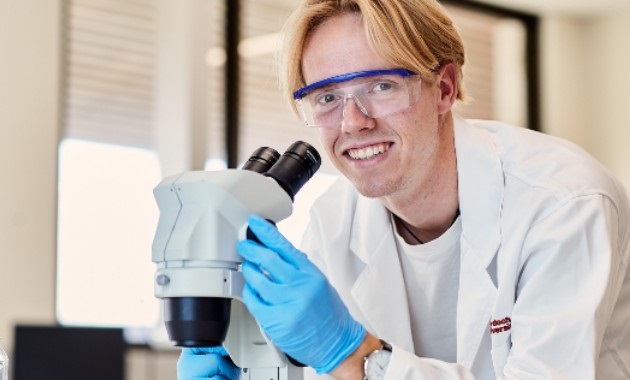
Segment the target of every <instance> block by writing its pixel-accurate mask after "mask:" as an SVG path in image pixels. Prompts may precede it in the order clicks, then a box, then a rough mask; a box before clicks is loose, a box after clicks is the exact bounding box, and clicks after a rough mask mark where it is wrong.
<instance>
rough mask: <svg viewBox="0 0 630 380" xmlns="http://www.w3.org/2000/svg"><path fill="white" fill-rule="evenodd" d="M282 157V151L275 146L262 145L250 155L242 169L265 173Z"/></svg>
mask: <svg viewBox="0 0 630 380" xmlns="http://www.w3.org/2000/svg"><path fill="white" fill-rule="evenodd" d="M278 158H280V153H278V151H277V150H275V149H273V148H269V147H266V146H263V147H260V148H258V149H256V150H255V151H254V153H252V155H251V156H249V159H248V160H247V162H246V163H245V164H244V165H243V167H242V168H241V169H243V170H250V171H253V172H256V173H265V172H266V171H267V170H269V169H270V168H271V167H272V166H273V164H275V163H276V162H277V161H278Z"/></svg>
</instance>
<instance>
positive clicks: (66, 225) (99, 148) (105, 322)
mask: <svg viewBox="0 0 630 380" xmlns="http://www.w3.org/2000/svg"><path fill="white" fill-rule="evenodd" d="M59 155H60V157H59V217H58V218H59V220H58V262H57V316H58V318H59V321H60V322H61V323H63V324H75V325H102V326H127V327H131V326H135V327H152V326H154V325H155V323H156V321H157V320H158V316H159V306H158V305H159V304H158V301H157V300H156V299H155V298H154V296H153V274H154V272H155V265H154V264H153V263H152V262H151V243H152V241H153V235H154V233H155V227H156V225H157V220H158V209H157V206H156V204H155V201H154V198H153V193H152V190H153V187H155V186H156V185H157V184H158V182H159V181H160V170H159V163H158V159H157V156H156V155H155V154H154V153H153V152H152V151H148V150H144V149H137V148H129V147H123V146H117V145H106V144H98V143H91V142H85V141H80V140H71V139H69V140H65V141H64V142H63V143H62V144H61V146H60V149H59Z"/></svg>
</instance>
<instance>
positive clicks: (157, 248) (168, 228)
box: [152, 143, 320, 380]
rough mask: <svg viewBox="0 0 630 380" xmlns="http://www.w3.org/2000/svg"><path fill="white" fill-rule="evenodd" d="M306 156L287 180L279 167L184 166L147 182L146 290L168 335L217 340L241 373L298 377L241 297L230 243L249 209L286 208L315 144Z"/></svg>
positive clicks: (280, 379) (278, 212) (268, 215)
mask: <svg viewBox="0 0 630 380" xmlns="http://www.w3.org/2000/svg"><path fill="white" fill-rule="evenodd" d="M301 144H306V143H301ZM306 145H308V144H306ZM309 148H312V147H310V146H309ZM266 149H269V148H266ZM276 153H277V152H276ZM285 155H287V153H285ZM306 157H307V159H311V158H313V157H315V158H316V159H315V160H313V161H314V162H315V163H316V164H313V163H310V164H309V165H311V166H314V167H311V168H310V169H309V170H310V172H309V173H307V175H306V176H303V175H302V174H301V172H300V171H301V170H302V169H300V171H298V172H299V174H297V176H294V178H293V179H291V178H289V180H288V181H284V180H283V178H279V177H282V176H283V175H284V174H282V173H281V174H280V175H279V176H278V175H271V176H269V175H268V174H269V173H262V172H256V171H252V170H236V169H228V170H223V171H212V172H208V171H191V172H185V173H182V174H179V175H175V176H171V177H167V178H165V179H164V180H163V181H162V182H160V184H159V185H158V186H157V187H156V188H155V189H154V196H155V199H156V201H157V203H158V207H159V210H160V218H159V221H158V226H157V231H156V234H155V238H154V241H153V249H152V260H153V262H155V263H156V264H157V270H156V273H155V278H154V280H155V283H154V292H155V296H156V297H157V298H159V299H161V300H162V301H163V307H164V309H163V311H164V320H165V324H166V329H167V332H168V334H169V338H170V340H171V341H173V342H174V343H175V345H177V346H185V347H201V346H218V345H221V344H222V345H223V346H224V347H225V349H226V351H227V352H228V354H229V356H230V358H231V359H232V361H233V362H234V363H235V364H236V365H237V366H238V367H240V368H241V369H242V370H241V379H243V380H301V379H302V378H303V375H302V369H301V368H300V367H297V366H295V365H294V364H292V363H291V361H290V360H289V359H288V358H287V356H286V355H285V354H283V353H282V352H280V351H279V350H278V349H277V348H276V347H275V346H274V345H273V344H272V342H271V341H270V340H269V339H268V338H267V336H266V335H265V334H264V333H263V332H262V330H261V329H260V327H259V325H258V323H257V322H256V321H255V320H254V318H253V317H252V316H251V314H250V313H249V312H248V310H247V308H246V306H245V305H244V304H243V301H242V298H241V295H242V290H243V286H244V279H243V276H242V273H241V272H240V263H241V262H242V259H241V258H240V256H239V255H238V253H237V252H236V245H237V242H238V241H239V240H241V239H244V238H245V236H246V232H247V221H248V218H249V216H250V215H252V214H257V215H259V216H261V217H263V218H265V219H268V220H270V221H272V222H276V223H277V222H279V221H281V220H282V219H285V218H287V217H288V216H290V215H291V212H292V209H293V196H294V193H295V192H296V191H297V190H298V189H299V188H300V187H301V186H302V185H303V184H304V183H305V182H306V181H307V180H308V179H310V177H311V176H312V174H313V173H314V171H315V170H317V169H318V168H319V162H320V161H319V156H318V154H317V152H316V151H315V152H314V156H313V157H311V156H310V153H309V155H306ZM275 160H277V158H276V159H275ZM289 161H291V160H289ZM298 161H299V160H298ZM292 162H293V161H291V162H289V163H288V164H289V165H293V164H292ZM269 165H270V164H268V165H267V166H269ZM313 169H314V170H313ZM264 170H266V169H264ZM276 171H277V172H278V171H280V170H276ZM287 172H295V170H293V169H289V170H287ZM285 177H286V176H285ZM304 177H306V178H304ZM296 182H297V185H295V186H294V187H293V188H292V187H291V186H290V183H294V184H295V183H296ZM287 183H289V185H287Z"/></svg>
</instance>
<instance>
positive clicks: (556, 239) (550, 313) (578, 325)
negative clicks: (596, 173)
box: [498, 194, 630, 379]
mask: <svg viewBox="0 0 630 380" xmlns="http://www.w3.org/2000/svg"><path fill="white" fill-rule="evenodd" d="M624 229H625V230H624ZM627 229H628V226H627V225H625V224H623V223H622V225H620V223H619V211H618V209H617V205H616V204H615V203H614V202H613V201H612V200H611V199H610V198H609V197H607V196H605V195H601V194H592V195H588V194H586V195H581V196H578V197H571V198H569V199H568V200H566V201H565V202H564V203H562V204H561V205H560V207H558V208H556V209H554V210H553V211H552V212H551V213H549V214H548V215H543V216H542V217H541V218H540V219H539V220H538V221H537V222H536V223H534V224H533V225H532V227H531V228H530V230H529V233H528V234H527V236H526V237H525V239H524V240H523V248H522V250H521V255H520V257H519V258H518V260H519V261H520V262H519V263H518V264H516V266H515V268H518V269H520V270H519V271H518V272H517V273H518V277H517V279H516V280H517V281H516V283H515V285H516V288H515V289H514V290H515V292H516V295H515V302H514V307H513V312H512V316H511V347H509V345H508V347H507V348H506V349H509V353H508V355H507V360H506V362H505V366H504V368H503V370H502V371H501V369H498V372H499V373H500V377H502V378H505V379H594V378H596V374H597V371H598V369H597V363H598V359H599V355H600V350H601V345H602V341H603V338H604V334H605V333H606V334H611V333H612V334H615V333H616V332H615V331H610V330H608V331H606V329H607V326H608V321H609V320H610V318H611V315H612V312H613V309H614V308H615V305H616V303H617V299H618V296H619V293H620V289H621V287H622V284H623V281H624V278H625V276H626V275H625V274H626V271H627V265H628V241H627V240H628V237H627V236H628V232H627ZM509 238H510V237H509V236H507V237H505V239H509ZM512 258H514V256H512ZM509 260H510V258H507V257H506V258H505V261H506V262H507V264H506V262H504V263H499V265H500V266H501V265H510V266H511V265H512V264H514V263H511V264H510V263H509ZM501 280H502V279H501V278H499V286H502V285H501ZM618 333H620V334H621V331H619V332H618ZM627 343H630V342H627Z"/></svg>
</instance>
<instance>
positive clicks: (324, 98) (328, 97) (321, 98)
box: [315, 92, 339, 106]
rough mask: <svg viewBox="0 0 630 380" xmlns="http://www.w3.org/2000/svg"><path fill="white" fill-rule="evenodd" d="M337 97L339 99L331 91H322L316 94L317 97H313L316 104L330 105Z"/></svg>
mask: <svg viewBox="0 0 630 380" xmlns="http://www.w3.org/2000/svg"><path fill="white" fill-rule="evenodd" d="M338 99H339V96H338V95H336V94H334V93H332V92H324V93H321V94H319V95H317V97H316V98H315V103H316V104H317V105H318V106H330V105H331V103H334V102H335V101H336V100H338Z"/></svg>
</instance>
